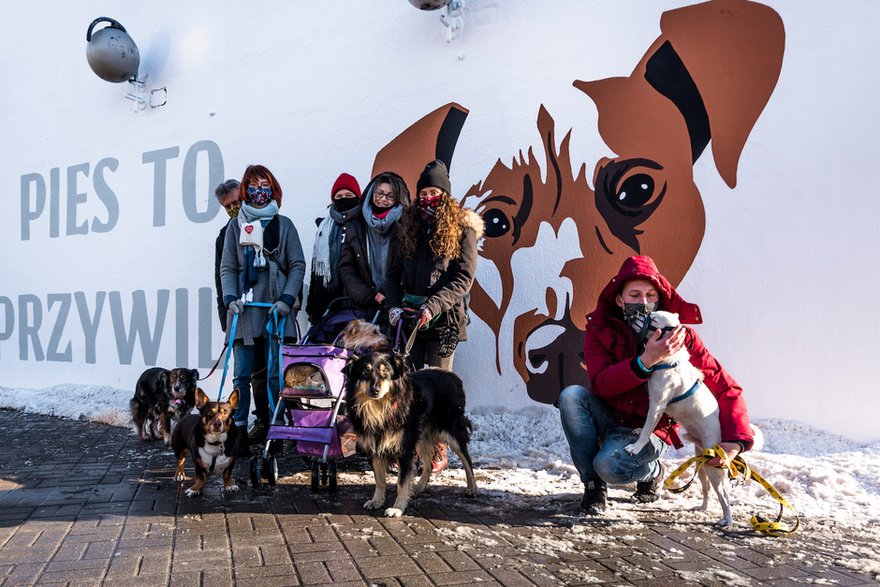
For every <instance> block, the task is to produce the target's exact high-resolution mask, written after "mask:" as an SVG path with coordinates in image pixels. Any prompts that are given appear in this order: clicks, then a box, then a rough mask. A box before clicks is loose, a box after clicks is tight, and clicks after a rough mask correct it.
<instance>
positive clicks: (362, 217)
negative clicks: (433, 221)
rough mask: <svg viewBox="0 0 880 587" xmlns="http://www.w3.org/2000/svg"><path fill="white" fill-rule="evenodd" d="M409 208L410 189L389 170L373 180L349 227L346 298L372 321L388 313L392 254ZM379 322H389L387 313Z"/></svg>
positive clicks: (345, 249)
mask: <svg viewBox="0 0 880 587" xmlns="http://www.w3.org/2000/svg"><path fill="white" fill-rule="evenodd" d="M408 206H409V190H408V189H407V187H406V183H405V182H404V181H403V178H402V177H400V176H399V175H398V174H396V173H394V172H393V171H385V172H383V173H380V174H378V175H377V176H376V177H374V178H373V179H372V180H370V183H369V184H368V185H367V188H366V189H365V190H364V203H363V205H362V206H361V213H360V214H359V215H356V216H355V217H354V218H353V219H351V220H350V221H349V222H348V224H347V227H346V236H347V238H346V241H345V244H344V245H343V247H342V261H341V263H340V265H339V275H340V277H341V278H342V284H343V286H344V287H345V295H346V296H348V297H349V298H351V300H352V302H353V303H354V305H355V307H356V308H357V309H358V310H361V311H362V312H363V313H364V315H365V316H367V317H368V318H372V317H373V316H374V315H375V314H376V312H377V311H379V310H386V308H385V303H384V302H385V297H386V293H385V280H386V278H387V276H388V265H389V255H388V253H389V250H390V249H391V245H392V243H394V242H396V241H397V240H398V238H399V236H400V219H401V217H402V216H403V211H404V210H405V209H406V208H407V207H408ZM379 323H380V324H385V323H386V319H385V312H384V311H383V312H380V314H379Z"/></svg>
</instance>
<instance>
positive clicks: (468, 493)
mask: <svg viewBox="0 0 880 587" xmlns="http://www.w3.org/2000/svg"><path fill="white" fill-rule="evenodd" d="M478 493H479V491H478V490H477V488H476V487H474V488H473V489H471V488H470V487H468V488H467V489H465V490H464V496H465V497H477V494H478Z"/></svg>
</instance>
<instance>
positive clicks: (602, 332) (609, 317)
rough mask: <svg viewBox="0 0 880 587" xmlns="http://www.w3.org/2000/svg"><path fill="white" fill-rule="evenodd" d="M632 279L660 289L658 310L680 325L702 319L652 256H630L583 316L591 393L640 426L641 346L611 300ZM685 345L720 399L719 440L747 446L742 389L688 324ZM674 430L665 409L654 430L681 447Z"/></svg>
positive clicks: (643, 410) (623, 420) (643, 409)
mask: <svg viewBox="0 0 880 587" xmlns="http://www.w3.org/2000/svg"><path fill="white" fill-rule="evenodd" d="M633 279H646V280H648V281H650V282H651V283H653V284H654V287H656V288H657V292H658V293H659V294H660V309H662V310H665V311H668V312H676V313H678V315H679V319H680V320H681V322H682V324H699V323H700V322H702V319H701V318H700V308H699V307H698V306H697V305H696V304H691V303H688V302H686V301H684V300H683V299H682V298H681V296H679V295H678V292H676V291H675V288H673V287H672V285H671V284H670V283H669V282H668V281H666V278H665V277H663V276H662V275H661V274H660V272H659V271H658V270H657V266H656V265H654V261H653V260H652V259H651V258H650V257H644V256H643V257H630V258H628V259H627V260H626V261H624V262H623V265H622V266H621V268H620V271H619V272H618V274H617V276H616V277H614V278H613V279H612V280H611V281H610V282H609V283H608V285H606V286H605V289H603V290H602V293H601V294H599V302H598V304H597V305H596V309H595V310H593V312H591V313H590V314H588V315H587V329H586V333H585V336H584V362H585V363H586V366H587V374H588V375H589V377H590V383H591V387H592V392H593V394H595V395H596V396H598V397H601V398H602V399H603V400H605V403H606V404H608V406H609V407H610V408H611V414H612V416H613V417H614V418H615V420H617V422H618V423H619V424H621V425H622V426H631V427H633V428H639V427H641V426H643V425H644V423H645V416H646V415H647V413H648V394H647V390H646V389H645V386H644V383H645V380H644V379H642V378H641V377H639V376H638V375H637V374H636V372H635V371H633V369H632V367H631V361H632V359H633V357H635V356H637V355H638V354H640V352H641V349H639V348H638V343H637V341H636V337H635V333H634V332H633V331H632V329H631V328H630V327H629V326H628V325H627V324H626V323H625V322H624V321H623V314H622V312H621V310H620V307H619V306H618V305H617V304H616V303H615V298H616V297H617V295H618V294H619V293H620V291H621V289H622V288H623V285H624V284H625V283H626V282H628V281H631V280H633ZM685 346H686V347H687V349H688V352H690V355H691V363H692V364H693V365H694V366H695V367H697V368H698V369H699V370H700V371H702V372H703V377H704V380H703V382H704V383H705V384H706V387H708V388H709V390H710V391H711V392H712V393H713V394H714V395H715V397H716V399H717V400H718V407H719V417H720V420H721V439H722V440H723V441H724V442H734V441H739V442H742V443H743V444H744V445H745V448H746V450H748V449H749V448H751V446H752V442H753V439H752V431H751V427H750V426H749V413H748V410H747V409H746V402H745V399H744V398H743V397H742V388H741V387H740V386H739V385H738V384H737V382H736V381H734V380H733V377H731V376H730V375H729V374H728V373H727V371H725V370H724V368H723V367H722V366H721V365H720V364H719V363H718V361H716V360H715V357H713V356H712V355H710V354H709V351H708V350H706V346H705V345H704V344H703V341H702V340H700V337H699V336H697V333H696V332H694V330H693V329H691V328H689V327H687V326H686V327H685ZM677 430H678V424H677V423H673V422H672V421H670V419H669V418H667V416H666V415H665V414H664V415H663V417H662V418H661V419H660V422H659V424H658V425H657V428H656V429H655V430H654V432H655V433H656V434H657V435H658V436H659V437H660V438H662V439H663V440H664V441H666V442H667V443H668V444H674V445H676V446H681V441H680V440H679V438H678V434H677Z"/></svg>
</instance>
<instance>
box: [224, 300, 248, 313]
mask: <svg viewBox="0 0 880 587" xmlns="http://www.w3.org/2000/svg"><path fill="white" fill-rule="evenodd" d="M226 309H227V310H229V311H230V312H232V313H233V314H241V311H242V310H244V302H243V301H241V300H233V301H231V302H229V305H228V306H226Z"/></svg>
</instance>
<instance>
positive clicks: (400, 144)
mask: <svg viewBox="0 0 880 587" xmlns="http://www.w3.org/2000/svg"><path fill="white" fill-rule="evenodd" d="M467 115H468V111H467V109H465V108H463V107H462V106H460V105H458V104H456V103H454V102H450V103H449V104H446V105H445V106H441V107H440V108H437V109H436V110H434V111H433V112H431V113H430V114H427V115H425V116H423V117H422V118H420V119H419V120H418V121H416V122H414V123H413V124H412V125H410V127H409V128H407V129H406V130H405V131H403V132H402V133H400V134H399V135H397V136H396V137H395V138H394V139H392V140H391V142H390V143H388V144H387V145H385V147H383V148H382V150H381V151H379V152H378V153H376V158H375V159H374V160H373V173H372V177H376V176H377V175H378V174H380V173H382V172H383V171H388V170H392V171H394V172H396V173H397V174H398V175H400V176H401V177H402V178H403V180H404V182H405V183H406V185H408V186H415V185H416V184H417V183H418V180H419V175H420V174H421V173H422V170H423V169H424V168H425V162H426V161H432V160H434V159H440V160H441V161H443V163H445V164H446V167H447V169H449V168H450V165H451V164H452V154H453V152H454V151H455V144H456V143H457V142H458V136H459V134H461V129H462V127H463V126H464V121H465V119H466V118H467Z"/></svg>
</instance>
